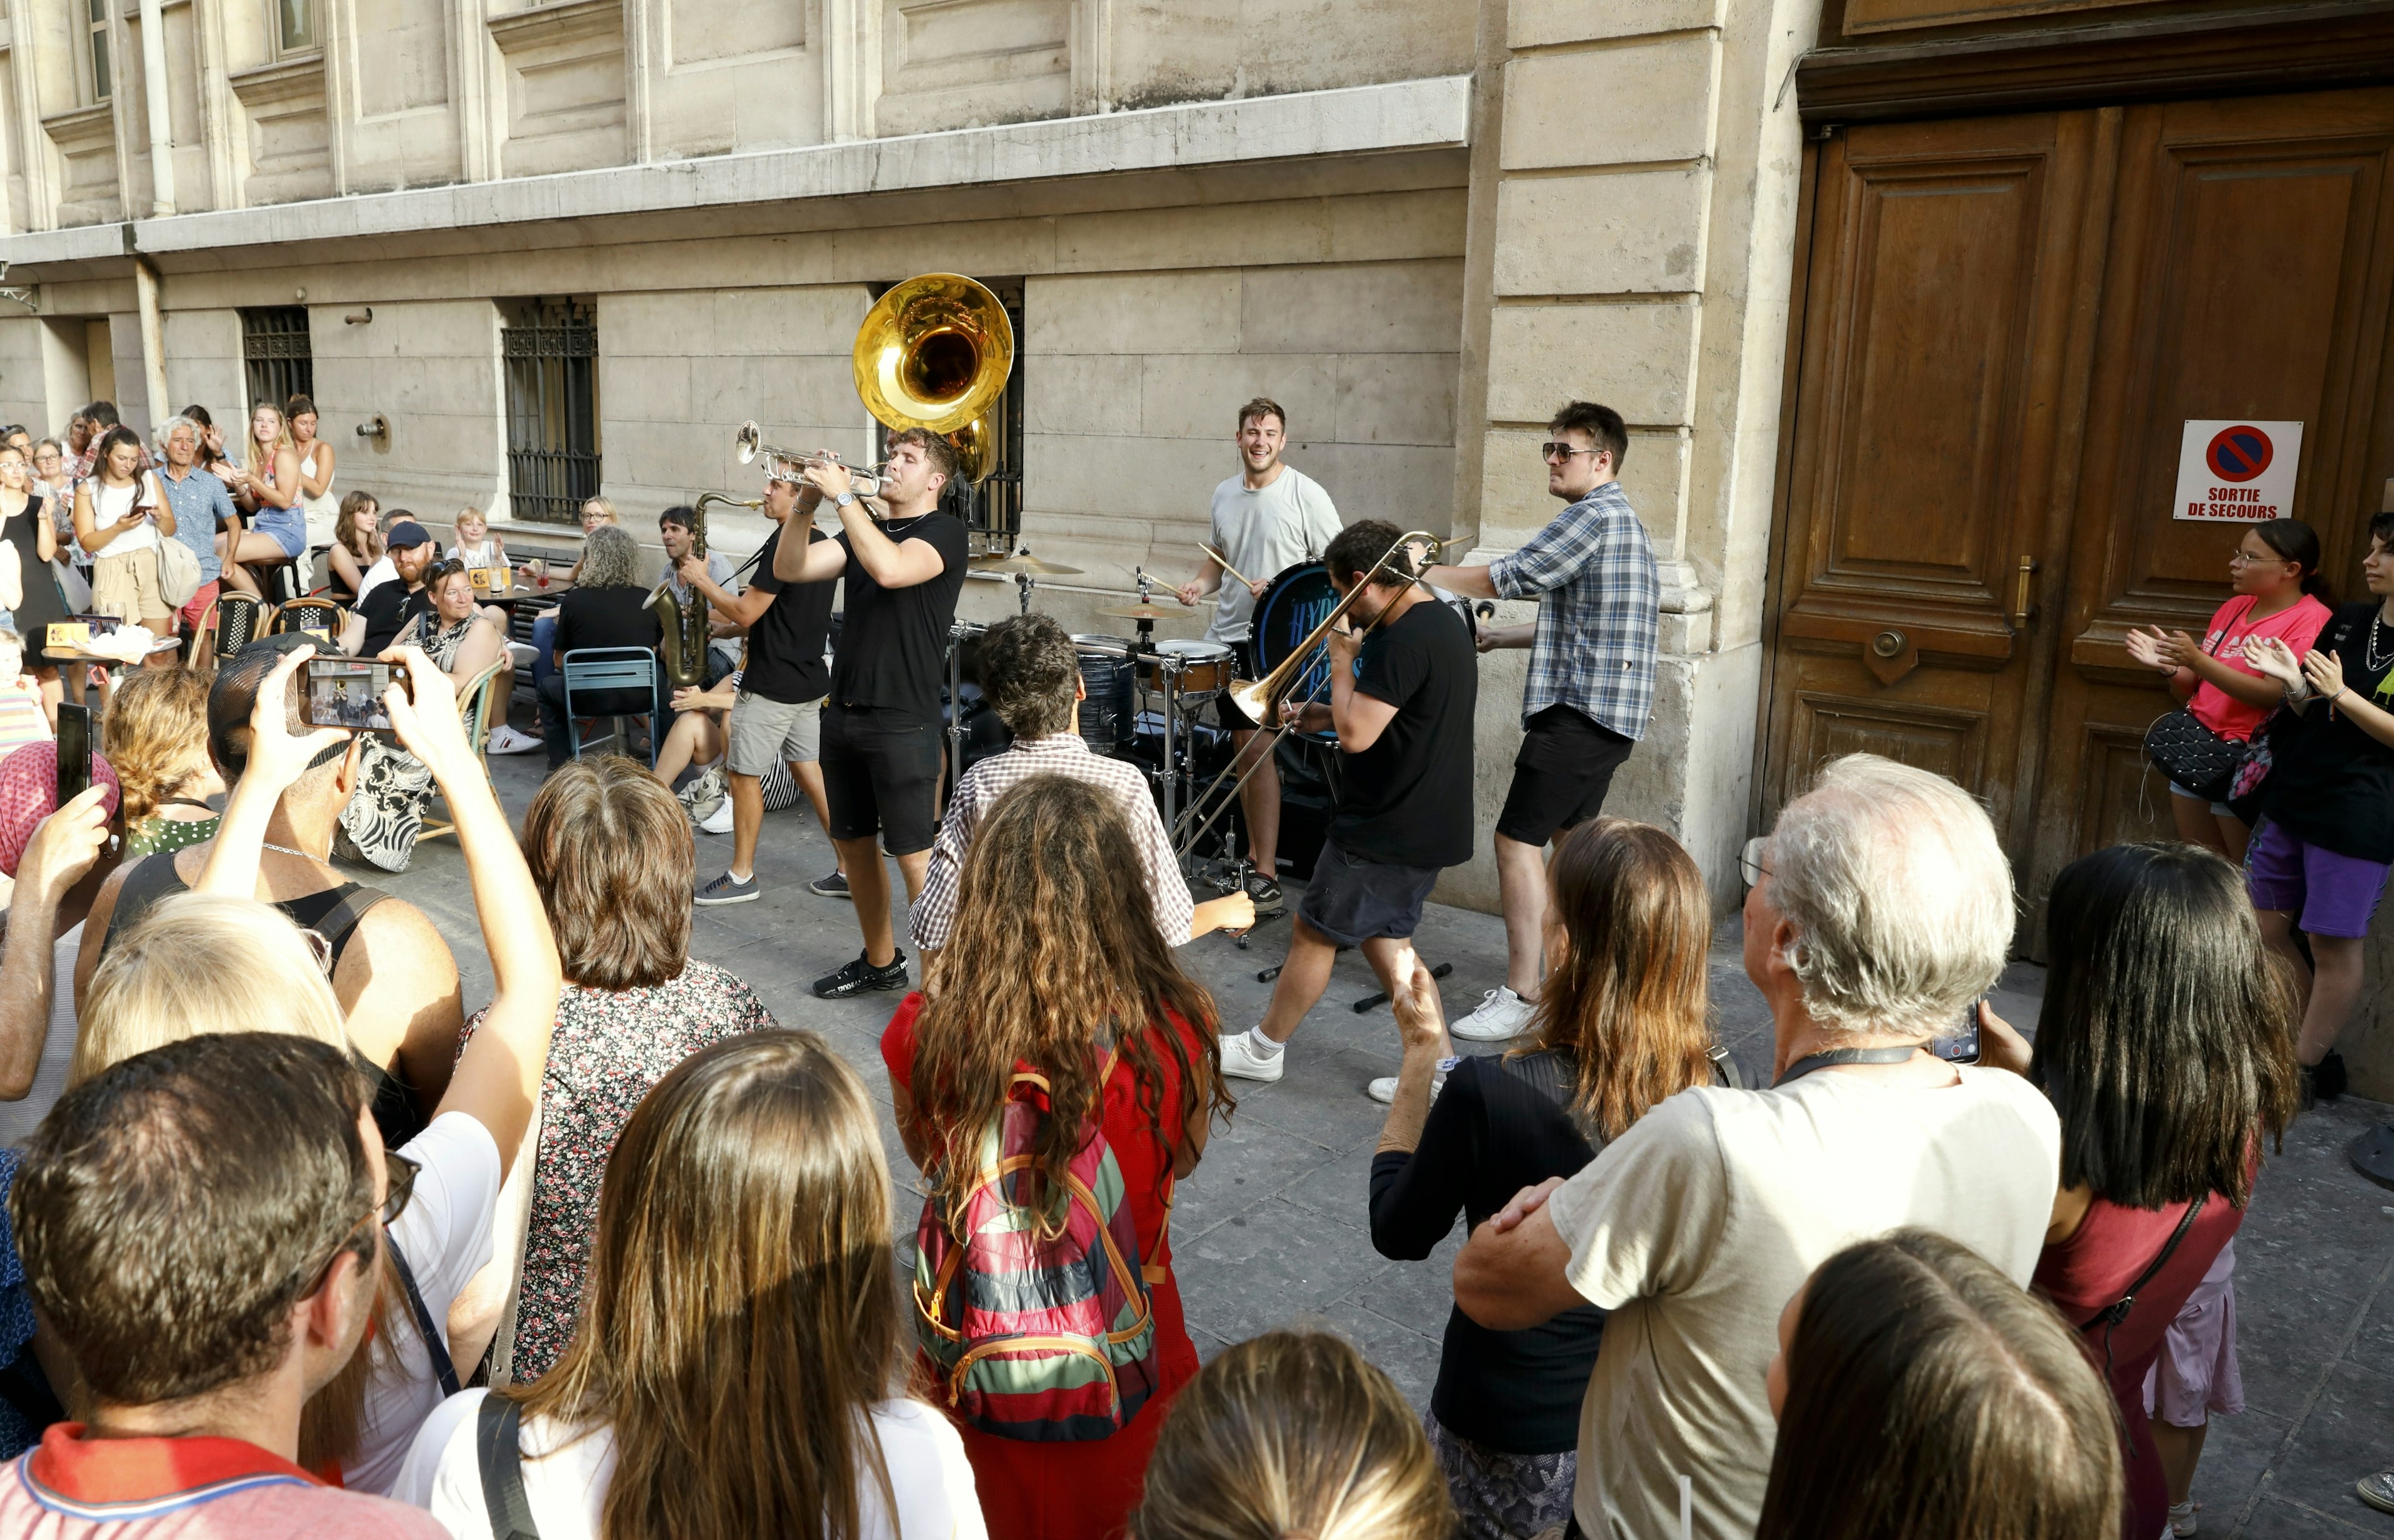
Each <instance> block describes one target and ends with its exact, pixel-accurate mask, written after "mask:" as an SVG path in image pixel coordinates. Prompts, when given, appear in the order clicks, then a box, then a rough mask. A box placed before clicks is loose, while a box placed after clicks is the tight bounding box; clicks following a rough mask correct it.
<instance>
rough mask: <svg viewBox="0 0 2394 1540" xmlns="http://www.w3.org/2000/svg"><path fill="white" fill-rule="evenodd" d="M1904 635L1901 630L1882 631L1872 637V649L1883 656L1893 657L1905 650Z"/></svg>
mask: <svg viewBox="0 0 2394 1540" xmlns="http://www.w3.org/2000/svg"><path fill="white" fill-rule="evenodd" d="M1903 644H1904V635H1903V633H1902V632H1901V631H1881V632H1880V633H1879V634H1878V635H1877V636H1874V637H1873V638H1871V651H1872V652H1875V653H1877V654H1878V655H1879V656H1880V657H1882V658H1892V657H1894V656H1896V655H1897V654H1898V653H1900V652H1902V651H1903Z"/></svg>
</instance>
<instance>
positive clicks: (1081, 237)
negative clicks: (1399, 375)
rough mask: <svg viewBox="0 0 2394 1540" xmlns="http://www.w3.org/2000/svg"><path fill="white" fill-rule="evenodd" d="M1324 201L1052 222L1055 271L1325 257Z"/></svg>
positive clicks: (1115, 213)
mask: <svg viewBox="0 0 2394 1540" xmlns="http://www.w3.org/2000/svg"><path fill="white" fill-rule="evenodd" d="M1329 202H1330V200H1326V199H1322V198H1296V199H1286V200H1282V201H1280V202H1276V203H1258V204H1241V205H1237V206H1234V207H1230V208H1220V207H1213V208H1204V207H1200V208H1148V209H1121V210H1108V211H1106V212H1104V213H1098V214H1069V215H1065V216H1063V217H1059V218H1058V219H1057V220H1056V222H1055V223H1056V270H1057V271H1058V272H1059V273H1083V272H1130V271H1138V270H1146V269H1156V268H1190V267H1211V266H1218V267H1254V266H1259V265H1262V264H1265V263H1275V262H1326V261H1329V260H1331V255H1330V248H1331V239H1330V226H1331V220H1330V210H1329V207H1328V204H1329Z"/></svg>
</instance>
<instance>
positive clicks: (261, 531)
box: [223, 401, 308, 598]
mask: <svg viewBox="0 0 2394 1540" xmlns="http://www.w3.org/2000/svg"><path fill="white" fill-rule="evenodd" d="M225 489H226V490H227V491H229V492H230V493H231V494H232V500H233V504H234V506H235V507H239V508H240V509H241V511H242V512H243V513H244V514H247V515H249V516H250V517H251V518H253V519H254V520H256V523H255V524H254V526H253V527H251V528H249V529H246V530H241V531H237V532H230V533H227V534H226V535H225V544H224V553H223V554H224V575H225V577H226V579H227V580H228V581H230V583H231V584H232V585H233V586H235V587H237V588H240V589H241V590H243V592H244V593H249V594H254V595H257V596H259V597H261V598H262V597H264V595H265V592H266V590H265V589H264V588H263V587H261V586H259V585H258V581H257V574H256V573H252V572H251V571H250V570H249V568H248V565H247V563H249V562H253V561H255V562H258V563H260V564H261V565H264V566H269V567H272V566H279V565H280V564H282V563H283V562H285V561H292V560H296V559H298V558H300V557H303V556H305V555H307V554H308V512H307V509H306V508H304V507H301V506H300V501H299V499H300V497H301V495H302V494H303V492H304V490H305V489H304V488H303V486H302V485H301V481H300V476H299V450H298V447H297V446H296V444H294V443H293V442H292V441H291V427H290V424H289V422H288V421H286V420H285V419H284V417H283V409H282V408H281V407H279V406H277V405H275V404H274V403H273V402H272V401H259V402H258V403H257V405H256V406H255V407H253V408H251V410H250V414H249V438H248V440H247V441H246V443H245V445H244V447H243V451H242V463H241V466H240V467H239V468H238V469H236V470H233V471H232V472H231V475H230V480H227V481H226V482H225Z"/></svg>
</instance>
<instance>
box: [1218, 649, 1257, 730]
mask: <svg viewBox="0 0 2394 1540" xmlns="http://www.w3.org/2000/svg"><path fill="white" fill-rule="evenodd" d="M1230 655H1231V658H1232V666H1231V670H1230V671H1231V672H1232V673H1234V674H1236V675H1237V676H1238V677H1239V678H1242V679H1260V678H1263V677H1264V676H1263V671H1262V670H1261V669H1259V668H1257V667H1256V643H1255V638H1252V637H1250V638H1243V639H1241V640H1238V641H1234V642H1232V643H1230ZM1214 725H1215V726H1216V727H1219V728H1224V729H1227V730H1228V731H1232V732H1248V731H1253V730H1254V729H1255V728H1256V726H1257V723H1256V719H1255V718H1254V717H1250V716H1248V715H1247V714H1246V713H1245V712H1243V711H1241V710H1240V709H1239V708H1238V705H1237V704H1236V703H1234V702H1233V701H1232V700H1231V699H1230V691H1227V690H1225V691H1222V692H1221V693H1220V694H1219V695H1217V696H1215V697H1214Z"/></svg>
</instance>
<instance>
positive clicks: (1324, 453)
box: [1232, 443, 1454, 577]
mask: <svg viewBox="0 0 2394 1540" xmlns="http://www.w3.org/2000/svg"><path fill="white" fill-rule="evenodd" d="M1288 459H1289V463H1290V464H1291V465H1293V466H1296V467H1298V468H1299V469H1301V470H1303V471H1304V472H1305V473H1306V474H1307V475H1309V476H1310V477H1312V478H1313V479H1314V480H1317V481H1319V482H1321V483H1322V489H1323V490H1324V491H1326V492H1328V493H1329V494H1330V500H1331V501H1332V502H1334V503H1335V504H1337V505H1338V519H1339V522H1341V523H1345V524H1352V523H1354V522H1355V521H1356V520H1361V519H1385V520H1388V522H1389V523H1391V524H1394V525H1396V526H1397V528H1399V529H1401V530H1429V531H1432V532H1435V533H1440V534H1444V533H1447V531H1449V530H1450V529H1452V528H1453V522H1454V451H1453V448H1451V447H1447V446H1437V447H1424V446H1414V445H1407V444H1338V443H1316V444H1309V445H1307V446H1305V449H1304V452H1303V453H1302V454H1299V453H1297V452H1296V451H1295V450H1292V451H1291V452H1290V453H1289V456H1288ZM1232 468H1233V469H1235V468H1236V467H1232ZM1247 575H1248V576H1249V577H1261V576H1263V575H1264V574H1263V573H1248V574H1247Z"/></svg>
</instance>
